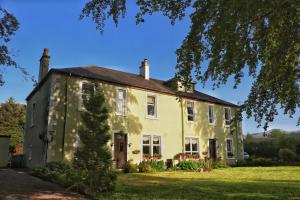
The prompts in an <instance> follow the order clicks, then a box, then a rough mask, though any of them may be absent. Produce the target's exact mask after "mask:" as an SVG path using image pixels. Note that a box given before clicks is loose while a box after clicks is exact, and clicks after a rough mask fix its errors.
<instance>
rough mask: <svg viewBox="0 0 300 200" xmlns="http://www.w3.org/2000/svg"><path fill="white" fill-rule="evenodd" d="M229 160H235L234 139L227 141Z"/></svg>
mask: <svg viewBox="0 0 300 200" xmlns="http://www.w3.org/2000/svg"><path fill="white" fill-rule="evenodd" d="M226 151H227V158H233V143H232V139H227V140H226Z"/></svg>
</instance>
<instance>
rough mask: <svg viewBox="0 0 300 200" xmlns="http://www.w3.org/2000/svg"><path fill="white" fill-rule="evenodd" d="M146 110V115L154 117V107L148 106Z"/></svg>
mask: <svg viewBox="0 0 300 200" xmlns="http://www.w3.org/2000/svg"><path fill="white" fill-rule="evenodd" d="M147 110H148V115H151V116H155V107H154V105H149V104H148V106H147Z"/></svg>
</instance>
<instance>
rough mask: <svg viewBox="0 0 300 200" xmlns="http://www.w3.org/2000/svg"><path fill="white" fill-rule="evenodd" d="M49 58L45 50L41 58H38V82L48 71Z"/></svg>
mask: <svg viewBox="0 0 300 200" xmlns="http://www.w3.org/2000/svg"><path fill="white" fill-rule="evenodd" d="M49 61H50V56H49V55H48V49H47V48H45V49H44V52H43V55H42V57H41V58H40V71H39V82H40V81H41V80H42V79H43V78H44V77H45V76H46V74H47V73H48V70H49Z"/></svg>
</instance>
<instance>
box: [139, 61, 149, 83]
mask: <svg viewBox="0 0 300 200" xmlns="http://www.w3.org/2000/svg"><path fill="white" fill-rule="evenodd" d="M149 68H150V66H149V64H148V60H147V59H144V61H143V62H142V64H141V66H140V75H141V76H142V77H144V78H145V79H146V80H149V78H150V74H149V73H150V72H149V71H150V69H149Z"/></svg>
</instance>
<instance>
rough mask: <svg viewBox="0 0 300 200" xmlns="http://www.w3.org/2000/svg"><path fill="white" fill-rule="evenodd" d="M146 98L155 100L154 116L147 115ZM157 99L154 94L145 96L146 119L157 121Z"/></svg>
mask: <svg viewBox="0 0 300 200" xmlns="http://www.w3.org/2000/svg"><path fill="white" fill-rule="evenodd" d="M148 97H154V98H155V104H154V115H148ZM157 108H158V97H157V95H156V94H149V93H148V94H147V95H146V118H147V119H158V114H157V111H158V109H157Z"/></svg>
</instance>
